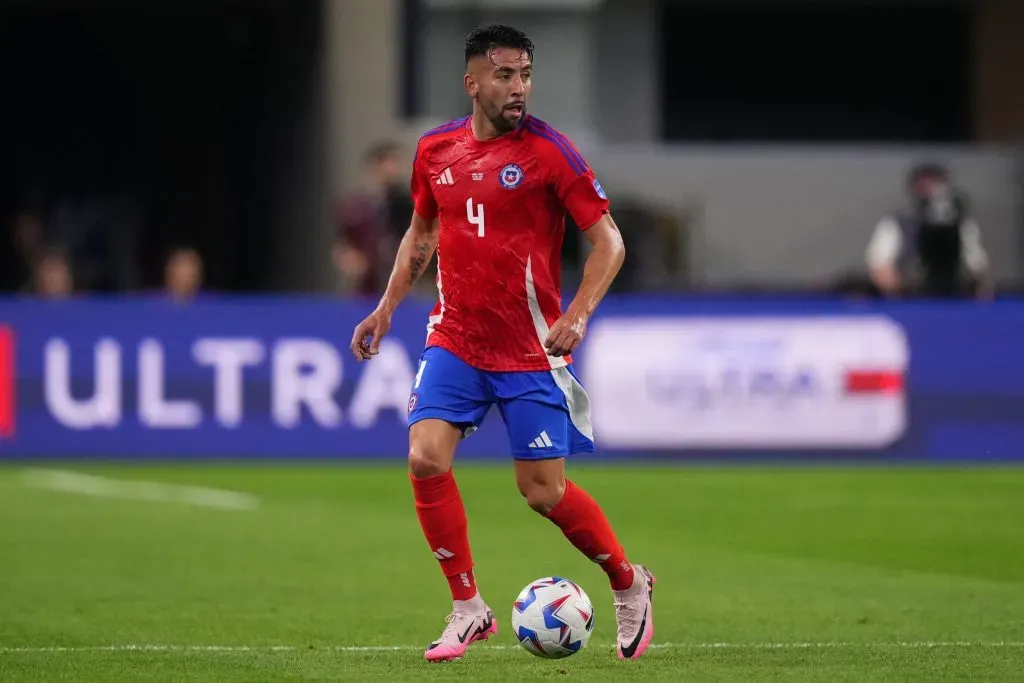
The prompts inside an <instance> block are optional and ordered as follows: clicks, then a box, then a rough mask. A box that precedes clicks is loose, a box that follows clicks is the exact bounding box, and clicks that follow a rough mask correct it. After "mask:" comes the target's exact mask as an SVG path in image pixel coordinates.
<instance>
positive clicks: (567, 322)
mask: <svg viewBox="0 0 1024 683" xmlns="http://www.w3.org/2000/svg"><path fill="white" fill-rule="evenodd" d="M586 333H587V316H585V315H580V314H578V313H573V312H571V311H566V312H565V313H563V314H562V317H560V318H559V319H558V320H556V321H555V324H554V325H552V326H551V330H550V331H549V332H548V338H547V339H545V340H544V350H545V351H547V353H548V355H549V356H566V355H568V354H570V353H572V352H573V351H575V350H576V347H577V346H579V345H580V342H581V341H583V335H585V334H586Z"/></svg>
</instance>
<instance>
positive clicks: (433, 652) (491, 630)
mask: <svg viewBox="0 0 1024 683" xmlns="http://www.w3.org/2000/svg"><path fill="white" fill-rule="evenodd" d="M445 621H447V622H448V625H447V626H445V628H444V632H443V633H441V637H440V638H438V639H437V640H435V641H434V642H433V643H431V644H430V647H428V648H427V651H426V652H424V653H423V658H424V659H426V660H427V661H428V662H447V661H450V660H453V659H461V658H462V655H464V654H466V648H468V647H469V646H470V645H471V644H472V643H475V642H476V641H478V640H487V639H488V638H490V637H491V636H492V635H494V634H495V633H497V632H498V622H497V620H496V619H495V618H494V614H493V613H492V612H491V608H490V607H487V608H485V610H484V611H483V612H480V613H471V612H452V613H451V614H449V615H448V616H447V617H446V618H445Z"/></svg>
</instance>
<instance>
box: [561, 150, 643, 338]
mask: <svg viewBox="0 0 1024 683" xmlns="http://www.w3.org/2000/svg"><path fill="white" fill-rule="evenodd" d="M565 151H566V153H565V154H555V155H553V156H552V158H551V162H552V164H553V167H554V169H555V178H554V186H555V192H556V193H557V194H558V198H559V199H560V200H561V202H562V204H563V206H565V209H566V211H568V212H569V214H570V215H572V218H573V220H574V221H575V222H576V225H578V226H580V228H581V229H582V230H583V234H584V235H586V236H587V241H589V242H590V246H591V247H592V249H591V251H590V255H589V256H587V260H586V263H585V264H584V266H583V281H582V282H581V283H580V286H579V289H578V290H577V291H576V296H575V297H573V300H572V301H571V302H570V303H569V306H568V307H567V308H566V309H565V313H563V314H562V316H561V317H560V318H559V319H558V320H557V321H555V324H554V325H552V326H551V330H550V332H549V333H548V337H547V339H546V340H545V342H544V348H545V349H546V350H547V353H548V355H549V356H565V355H568V354H570V353H572V352H573V351H574V350H575V349H576V347H577V346H579V343H580V342H581V341H582V340H583V336H584V335H585V334H586V332H587V322H588V321H589V320H590V316H591V315H593V314H594V311H595V310H597V306H598V304H600V303H601V300H602V299H603V298H604V295H605V294H607V293H608V288H609V287H611V285H612V281H613V280H615V276H616V275H618V273H619V269H620V268H621V267H622V262H623V261H624V260H625V258H626V247H625V246H624V245H623V243H622V235H621V233H619V227H618V226H617V225H616V224H615V220H614V219H613V218H612V215H611V213H610V211H609V203H608V197H607V196H606V195H605V192H604V189H603V188H602V187H601V184H600V183H599V182H597V178H595V177H594V173H593V171H591V170H590V167H589V166H587V164H586V162H585V161H583V157H582V156H580V154H579V152H578V151H577V150H576V148H575V147H573V146H572V145H571V143H568V146H567V147H566V148H565Z"/></svg>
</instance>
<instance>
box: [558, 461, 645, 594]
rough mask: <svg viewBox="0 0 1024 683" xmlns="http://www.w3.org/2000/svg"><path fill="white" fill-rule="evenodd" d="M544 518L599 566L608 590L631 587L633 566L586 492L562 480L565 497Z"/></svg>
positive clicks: (595, 502) (606, 521) (595, 503)
mask: <svg viewBox="0 0 1024 683" xmlns="http://www.w3.org/2000/svg"><path fill="white" fill-rule="evenodd" d="M548 519H550V520H551V521H552V522H554V523H555V524H556V525H558V528H559V529H561V530H562V533H563V534H565V537H566V538H568V539H569V542H570V543H572V544H573V545H574V546H576V549H577V550H579V551H580V552H581V553H583V554H584V555H586V556H587V557H588V558H590V560H591V561H592V562H596V563H598V564H599V565H601V569H603V570H604V573H605V574H607V575H608V580H609V581H611V584H612V590H617V591H621V590H626V589H627V588H629V587H630V586H632V585H633V566H632V565H631V564H629V562H627V561H626V553H625V551H624V550H623V549H622V546H621V545H619V541H618V539H616V538H615V532H614V531H612V527H611V525H610V524H609V523H608V519H607V518H606V517H605V516H604V512H603V511H602V510H601V506H599V505H598V504H597V501H595V500H594V499H593V498H591V497H590V495H589V494H587V492H586V491H584V490H583V489H581V488H579V487H578V486H576V485H575V484H573V483H572V482H571V481H569V480H568V479H566V480H565V495H563V496H562V500H560V501H558V505H556V506H555V507H554V508H553V509H552V510H551V512H549V513H548Z"/></svg>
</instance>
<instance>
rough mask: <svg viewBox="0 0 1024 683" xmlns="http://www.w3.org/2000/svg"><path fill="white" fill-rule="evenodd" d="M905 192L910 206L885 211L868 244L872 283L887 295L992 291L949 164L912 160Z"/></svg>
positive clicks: (977, 232)
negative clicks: (888, 211) (915, 163)
mask: <svg viewBox="0 0 1024 683" xmlns="http://www.w3.org/2000/svg"><path fill="white" fill-rule="evenodd" d="M907 192H908V196H909V200H910V202H909V206H908V207H907V208H905V209H903V210H902V211H897V212H895V213H892V214H889V215H887V216H884V217H883V218H882V220H881V221H879V223H878V225H877V226H876V227H875V231H874V234H873V235H872V237H871V241H870V243H869V244H868V247H867V254H866V260H867V266H868V273H869V276H870V278H871V281H872V283H873V285H874V286H875V287H876V288H877V289H878V290H879V291H880V292H881V294H882V295H883V296H886V297H896V296H904V295H919V296H928V297H961V296H970V295H973V296H976V297H978V298H989V297H991V295H992V284H991V282H990V280H989V276H988V270H989V259H988V254H987V253H986V252H985V249H984V247H983V246H982V240H981V228H980V226H979V225H978V223H977V221H975V220H974V219H973V218H972V217H971V216H970V215H969V212H968V207H967V201H966V199H965V198H964V196H963V194H962V193H961V192H960V191H959V190H958V189H957V188H956V187H955V186H954V185H953V183H952V181H951V179H950V173H949V171H948V169H946V168H945V167H944V166H942V165H940V164H937V163H925V164H920V165H918V166H915V167H914V168H912V169H911V170H910V173H909V174H908V176H907Z"/></svg>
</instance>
